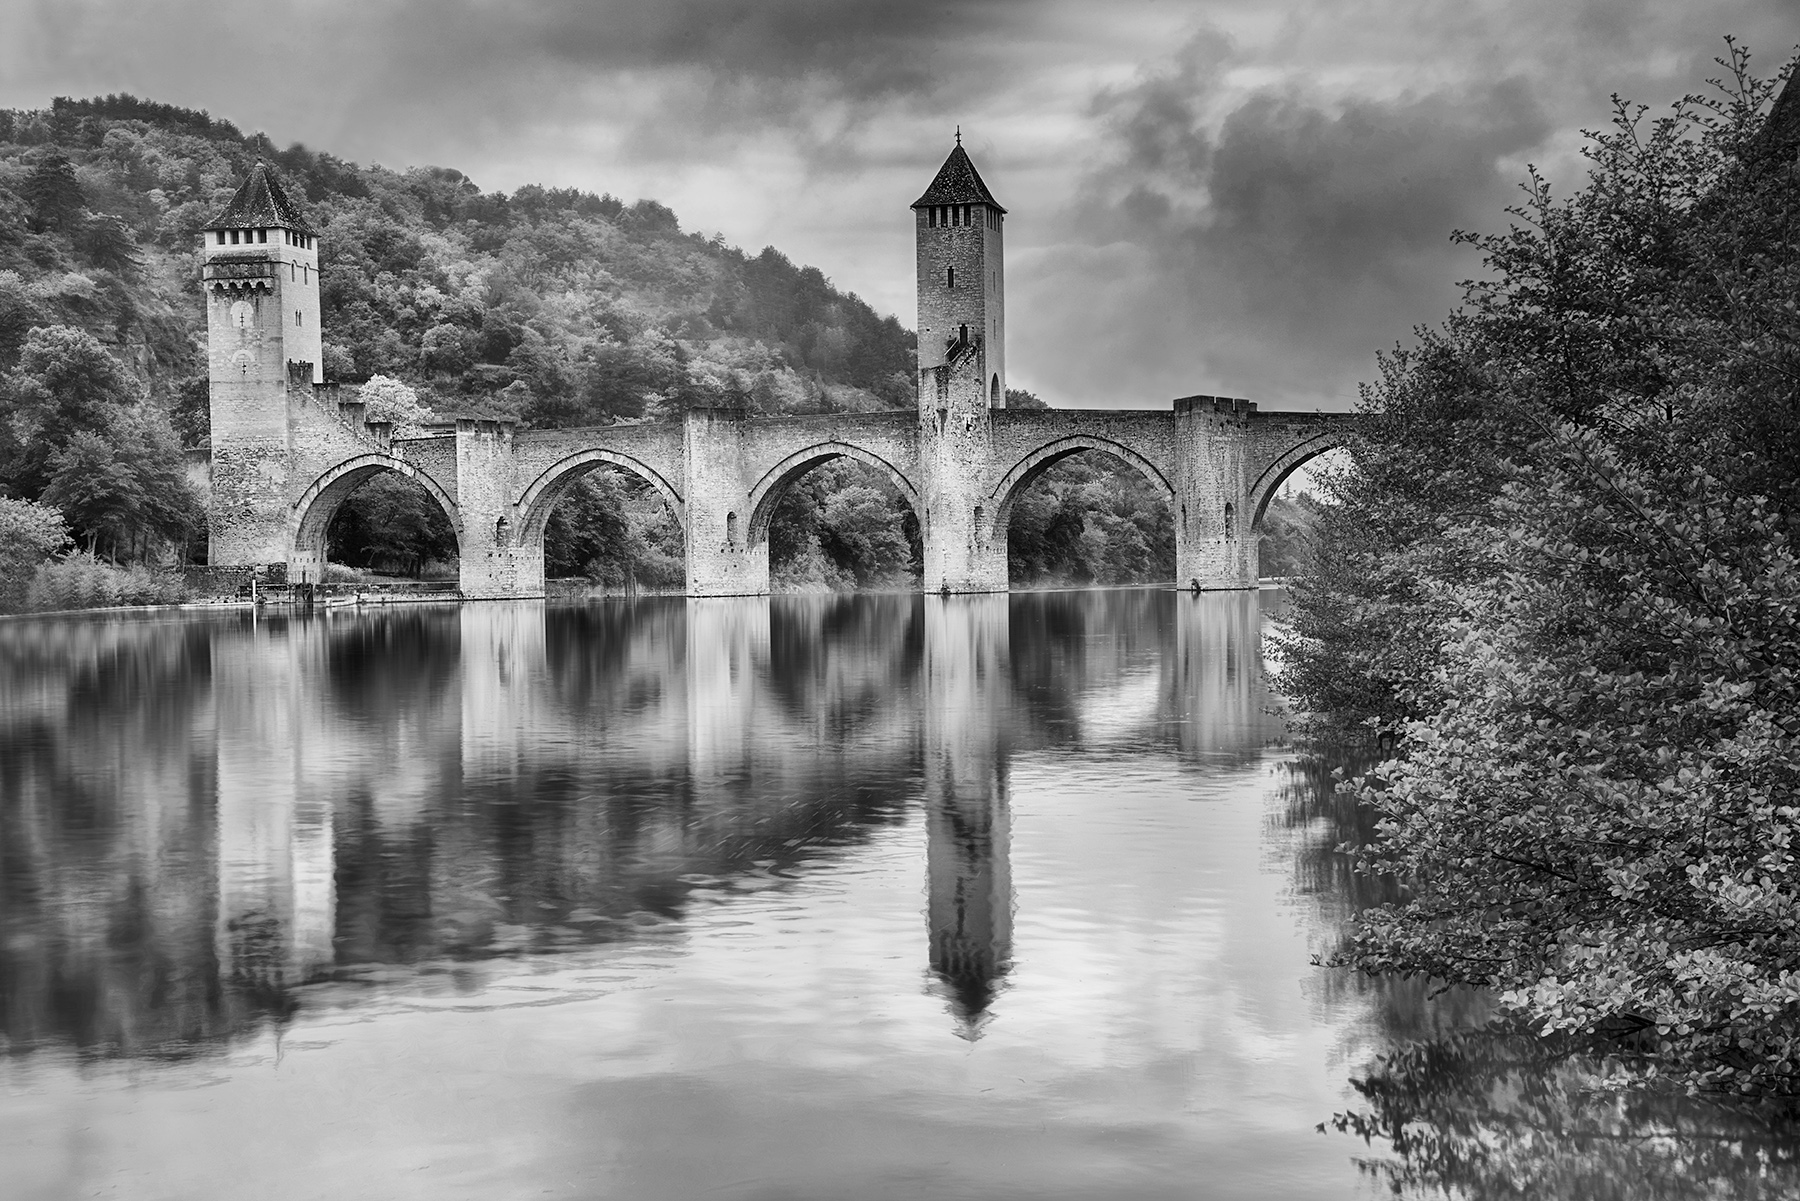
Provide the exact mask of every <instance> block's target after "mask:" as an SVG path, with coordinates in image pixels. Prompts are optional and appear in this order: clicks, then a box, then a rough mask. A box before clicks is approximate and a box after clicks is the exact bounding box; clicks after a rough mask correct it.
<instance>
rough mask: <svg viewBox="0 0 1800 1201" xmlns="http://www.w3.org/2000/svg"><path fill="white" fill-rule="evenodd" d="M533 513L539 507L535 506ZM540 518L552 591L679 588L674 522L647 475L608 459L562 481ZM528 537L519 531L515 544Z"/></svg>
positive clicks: (682, 570)
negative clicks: (546, 514)
mask: <svg viewBox="0 0 1800 1201" xmlns="http://www.w3.org/2000/svg"><path fill="white" fill-rule="evenodd" d="M540 511H541V510H540ZM531 520H532V522H533V523H535V522H537V521H539V520H541V521H542V522H543V526H542V537H543V547H544V578H545V580H547V581H557V585H556V587H557V592H558V594H560V595H570V594H574V595H587V594H595V593H598V594H608V593H623V594H627V595H635V594H638V593H643V592H670V593H679V592H682V591H685V590H686V587H687V538H686V534H685V532H684V531H683V530H682V528H681V519H680V518H679V517H678V516H677V515H676V513H675V510H674V509H673V508H671V507H670V505H669V502H668V500H667V498H666V497H664V495H663V493H662V492H661V491H659V490H658V489H657V488H656V486H655V485H654V484H652V483H650V481H649V480H646V479H644V478H643V477H642V476H640V475H637V474H636V473H634V472H631V471H627V470H625V469H624V468H621V467H615V466H613V465H612V464H610V463H599V464H590V465H589V466H587V467H583V468H579V469H577V470H576V471H574V472H572V473H570V474H569V475H567V476H565V477H564V478H563V481H562V482H561V483H560V484H559V485H558V486H557V491H556V493H555V499H554V501H553V502H552V506H551V509H550V513H549V516H548V517H544V518H538V517H535V516H534V517H533V518H532V519H531ZM535 537H536V534H535V533H534V532H533V531H532V529H531V528H530V527H523V528H521V530H520V532H519V535H518V541H519V544H520V546H521V547H527V546H529V545H531V543H532V541H533V540H534V539H535Z"/></svg>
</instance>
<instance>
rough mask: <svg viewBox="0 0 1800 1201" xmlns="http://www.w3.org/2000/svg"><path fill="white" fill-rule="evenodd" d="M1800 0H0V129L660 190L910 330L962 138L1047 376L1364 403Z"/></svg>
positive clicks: (489, 184)
mask: <svg viewBox="0 0 1800 1201" xmlns="http://www.w3.org/2000/svg"><path fill="white" fill-rule="evenodd" d="M1727 33H1729V34H1733V35H1735V36H1737V37H1738V38H1739V39H1740V40H1741V41H1743V42H1745V43H1747V44H1748V45H1749V46H1750V47H1751V48H1752V50H1753V51H1755V52H1756V53H1757V55H1758V62H1759V63H1760V65H1761V66H1762V67H1763V68H1764V69H1765V70H1768V71H1773V70H1775V69H1776V68H1777V67H1778V66H1779V65H1780V64H1781V63H1782V62H1783V61H1785V59H1786V58H1787V56H1788V54H1789V53H1790V52H1791V51H1792V49H1793V47H1794V45H1795V43H1796V42H1797V41H1800V0H1635V2H1633V0H1105V2H1104V3H1102V2H1093V0H1090V2H1077V0H960V2H940V3H908V2H903V0H393V2H383V0H260V2H257V3H244V4H222V3H218V2H217V0H212V2H208V3H200V2H198V0H0V106H4V107H42V106H44V105H45V104H46V103H47V102H48V100H49V98H50V97H51V96H54V95H93V94H97V93H105V92H115V91H127V92H132V93H135V94H137V95H139V96H145V97H149V98H153V99H156V100H160V101H165V102H170V103H176V104H182V105H187V106H190V107H194V108H204V109H206V110H208V111H210V112H212V113H213V114H215V115H217V116H222V117H225V118H228V119H229V120H231V121H234V122H236V123H237V124H238V125H239V126H240V127H241V128H243V129H245V130H254V129H261V130H265V131H267V132H268V133H269V135H270V136H271V137H273V138H274V139H275V140H276V141H278V142H281V143H286V142H290V141H301V142H305V143H307V144H308V145H310V146H313V147H315V148H319V149H324V150H329V151H331V152H332V153H335V154H338V155H340V156H342V157H346V158H351V159H356V160H359V161H375V162H380V163H383V164H386V165H388V166H391V167H407V166H415V165H422V164H441V165H445V166H452V167H456V168H459V169H461V170H463V171H464V172H466V173H468V174H469V175H470V176H471V177H473V178H474V179H475V180H476V181H477V182H478V183H479V184H481V185H482V186H483V187H484V188H488V189H511V188H514V187H516V186H518V185H520V184H523V183H531V182H538V183H544V184H549V185H558V186H575V187H581V188H586V189H591V190H593V191H610V192H612V193H614V194H615V195H618V196H621V197H624V198H625V199H627V200H630V199H635V198H637V197H640V196H649V197H654V198H655V199H658V200H660V201H662V202H664V203H665V204H668V205H669V206H670V207H671V208H673V209H674V210H675V211H676V212H677V213H678V214H679V215H680V217H681V219H682V223H683V226H684V228H687V229H690V230H700V231H703V232H706V233H712V232H714V231H718V232H721V233H723V234H724V235H725V237H726V239H727V240H729V241H731V242H734V243H737V244H739V245H742V246H745V247H747V248H750V249H753V250H754V249H756V248H759V247H761V246H763V245H765V244H773V245H775V246H777V247H779V248H780V249H781V250H783V251H784V252H786V253H787V254H788V255H790V256H791V257H793V258H794V259H796V260H798V261H801V262H807V263H813V264H816V265H817V266H819V267H820V268H822V269H823V270H824V271H825V273H826V274H827V275H828V276H830V277H831V278H832V280H833V281H835V282H836V283H837V284H838V285H839V286H840V287H844V288H847V289H850V290H852V291H854V292H857V293H859V294H860V295H862V296H863V297H864V298H865V299H867V300H868V301H870V303H872V304H874V305H875V306H876V307H877V308H878V309H881V310H883V311H885V312H891V313H894V314H896V315H898V316H899V317H900V319H901V320H902V321H903V322H905V323H906V324H907V325H908V326H910V325H912V324H913V319H912V308H913V295H912V292H913V278H912V253H911V237H912V234H911V228H912V227H911V223H910V214H909V213H908V212H907V208H906V206H907V205H908V204H909V203H910V202H911V201H912V200H913V199H914V198H915V197H916V196H917V195H918V194H919V193H920V192H921V191H923V190H924V187H925V185H926V184H927V183H928V182H929V181H930V178H931V176H932V174H933V173H934V172H935V170H936V168H937V166H938V164H939V163H940V162H941V161H942V159H943V156H944V155H945V153H947V152H948V150H949V148H950V145H951V136H952V132H953V130H954V129H955V127H956V126H957V125H958V124H960V125H961V126H962V129H963V133H964V142H965V144H966V145H967V146H968V148H969V150H970V152H971V153H972V154H973V155H974V157H975V160H976V163H977V165H978V166H979V167H980V169H981V171H982V174H983V176H984V177H985V178H986V180H987V182H988V184H989V186H990V187H991V188H992V189H993V191H994V193H995V194H996V195H997V196H998V197H999V199H1000V201H1001V203H1003V204H1005V205H1006V206H1007V207H1008V208H1009V209H1010V210H1011V213H1012V215H1011V217H1010V218H1009V220H1008V226H1007V249H1008V256H1009V261H1008V264H1007V284H1008V292H1009V295H1008V317H1009V320H1008V325H1009V338H1010V345H1009V348H1008V350H1009V364H1010V366H1011V370H1012V375H1013V378H1012V381H1011V382H1012V383H1013V384H1014V386H1023V387H1028V388H1031V389H1033V390H1035V391H1037V392H1038V393H1039V394H1040V395H1042V396H1044V397H1045V398H1046V399H1048V400H1050V401H1052V402H1053V403H1058V404H1065V405H1077V404H1079V405H1095V406H1102V405H1104V406H1126V407H1136V406H1151V405H1156V404H1160V403H1163V402H1166V401H1167V400H1168V399H1169V398H1170V397H1173V396H1178V395H1185V394H1189V393H1219V394H1231V395H1243V396H1249V397H1252V398H1254V399H1257V400H1259V401H1261V402H1262V403H1263V405H1264V406H1265V407H1304V408H1311V407H1324V408H1342V407H1347V406H1348V405H1349V404H1350V403H1352V401H1353V400H1354V397H1355V392H1356V384H1357V381H1358V380H1361V379H1365V378H1367V377H1368V376H1369V375H1370V374H1371V372H1372V369H1373V356H1374V352H1375V351H1376V350H1377V349H1379V348H1382V347H1386V346H1391V345H1392V344H1393V343H1394V342H1396V341H1397V340H1401V339H1403V338H1405V337H1406V336H1407V332H1408V330H1409V329H1411V327H1412V326H1413V325H1414V324H1416V323H1418V322H1422V321H1432V320H1436V319H1437V318H1438V317H1440V316H1441V315H1442V314H1443V313H1444V312H1445V311H1446V310H1447V309H1448V307H1449V306H1450V305H1451V304H1452V303H1453V302H1454V301H1455V299H1456V296H1457V290H1456V287H1455V284H1456V281H1457V280H1459V279H1461V278H1464V277H1466V276H1468V275H1469V274H1471V273H1472V272H1473V270H1474V269H1475V266H1476V264H1475V263H1474V261H1473V260H1472V259H1470V258H1469V257H1468V255H1467V252H1466V251H1463V250H1460V249H1458V248H1455V247H1453V246H1452V245H1451V244H1450V241H1449V235H1450V233H1451V231H1452V230H1454V229H1457V228H1466V229H1494V228H1497V227H1500V226H1502V225H1503V224H1504V222H1505V220H1506V217H1505V214H1504V212H1503V210H1504V208H1505V206H1506V205H1507V204H1509V203H1511V202H1512V200H1513V198H1514V197H1515V195H1516V186H1517V183H1518V181H1519V180H1520V178H1521V177H1522V175H1523V171H1524V167H1525V165H1526V164H1527V163H1536V164H1538V165H1540V166H1541V167H1543V168H1544V169H1545V170H1546V171H1547V172H1548V173H1549V174H1550V176H1551V177H1552V179H1554V180H1557V181H1562V182H1570V183H1572V182H1576V181H1578V180H1579V178H1580V169H1581V168H1580V159H1579V150H1580V145H1581V133H1580V131H1581V130H1582V129H1583V128H1595V127H1597V126H1599V125H1601V124H1603V123H1604V122H1605V121H1606V120H1607V116H1608V111H1609V101H1608V97H1609V95H1610V94H1612V93H1614V92H1618V93H1622V94H1624V95H1627V96H1630V97H1633V98H1636V99H1640V100H1644V101H1646V102H1651V103H1653V104H1655V105H1657V106H1659V107H1660V106H1663V105H1666V104H1667V103H1668V102H1670V101H1672V100H1674V99H1675V98H1676V97H1678V96H1680V95H1681V94H1683V93H1684V92H1689V91H1694V90H1698V89H1700V88H1701V87H1703V86H1704V81H1705V80H1706V78H1707V77H1708V76H1709V75H1711V74H1716V68H1715V67H1714V65H1713V63H1712V59H1713V56H1714V55H1716V54H1718V53H1720V52H1721V51H1722V48H1723V43H1722V41H1721V37H1722V35H1724V34H1727Z"/></svg>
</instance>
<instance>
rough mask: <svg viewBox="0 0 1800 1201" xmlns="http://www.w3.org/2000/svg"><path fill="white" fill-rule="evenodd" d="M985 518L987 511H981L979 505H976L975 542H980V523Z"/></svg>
mask: <svg viewBox="0 0 1800 1201" xmlns="http://www.w3.org/2000/svg"><path fill="white" fill-rule="evenodd" d="M986 516H987V511H986V510H985V509H983V508H982V507H981V506H980V505H976V506H975V541H977V542H980V541H981V532H982V521H983V519H984V518H985V517H986Z"/></svg>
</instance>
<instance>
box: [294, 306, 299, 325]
mask: <svg viewBox="0 0 1800 1201" xmlns="http://www.w3.org/2000/svg"><path fill="white" fill-rule="evenodd" d="M294 324H295V325H299V324H300V310H299V309H295V310H294Z"/></svg>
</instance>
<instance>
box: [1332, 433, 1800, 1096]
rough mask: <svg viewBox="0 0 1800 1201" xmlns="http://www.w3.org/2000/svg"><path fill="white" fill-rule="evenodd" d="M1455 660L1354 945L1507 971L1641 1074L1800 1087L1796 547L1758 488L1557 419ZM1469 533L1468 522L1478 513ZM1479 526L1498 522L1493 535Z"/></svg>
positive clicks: (1397, 781)
mask: <svg viewBox="0 0 1800 1201" xmlns="http://www.w3.org/2000/svg"><path fill="white" fill-rule="evenodd" d="M1497 511H1498V512H1499V513H1500V514H1502V515H1505V516H1509V517H1511V518H1512V522H1513V524H1512V525H1511V527H1510V529H1509V532H1508V537H1507V540H1506V542H1505V544H1504V545H1503V546H1502V547H1501V548H1500V550H1499V552H1498V554H1499V558H1500V561H1501V567H1502V570H1501V573H1500V574H1499V575H1497V576H1496V577H1495V578H1494V579H1492V580H1489V581H1484V582H1482V583H1481V584H1479V585H1475V586H1471V587H1467V588H1463V589H1459V590H1458V591H1457V592H1456V593H1455V596H1454V604H1455V605H1456V607H1457V608H1458V610H1459V615H1458V616H1457V618H1456V619H1455V620H1454V621H1453V622H1452V624H1451V626H1450V629H1449V631H1448V639H1447V644H1446V647H1445V650H1444V664H1443V667H1442V678H1441V683H1440V685H1439V687H1440V690H1441V692H1442V693H1443V695H1444V696H1445V697H1446V698H1447V699H1446V702H1445V704H1444V705H1443V707H1442V708H1440V709H1439V710H1438V711H1437V712H1435V713H1433V714H1432V715H1430V716H1429V717H1427V718H1425V719H1422V720H1419V721H1416V722H1414V723H1412V724H1411V725H1410V726H1409V727H1408V728H1407V731H1406V735H1407V737H1406V746H1407V753H1406V754H1405V755H1404V756H1402V757H1400V758H1397V759H1394V760H1390V761H1388V762H1387V763H1386V764H1384V765H1383V766H1382V767H1381V768H1379V769H1378V770H1377V772H1376V773H1375V777H1374V781H1373V782H1372V783H1371V784H1370V785H1368V786H1367V787H1366V788H1365V790H1364V794H1363V795H1364V799H1365V800H1366V801H1367V802H1368V803H1369V804H1370V805H1371V806H1373V808H1374V809H1375V811H1376V812H1377V813H1378V814H1379V815H1380V818H1381V824H1380V827H1379V828H1380V837H1379V838H1378V839H1377V840H1376V842H1375V843H1374V844H1373V845H1372V846H1371V847H1370V848H1368V849H1366V850H1365V851H1364V852H1363V859H1362V865H1363V866H1364V867H1365V868H1366V869H1367V870H1369V871H1372V872H1376V873H1381V874H1391V875H1394V876H1397V877H1398V878H1400V879H1403V880H1407V881H1410V882H1411V884H1412V895H1411V896H1410V897H1409V898H1408V899H1407V900H1406V901H1405V902H1404V903H1401V904H1397V905H1393V906H1390V907H1387V908H1383V909H1379V910H1375V911H1373V912H1371V913H1369V914H1367V915H1365V917H1364V918H1363V922H1362V926H1361V928H1360V929H1359V931H1358V932H1357V934H1356V936H1355V938H1354V940H1353V942H1352V944H1351V951H1350V958H1351V960H1352V961H1353V962H1354V963H1355V964H1356V965H1357V966H1358V967H1361V968H1363V969H1364V970H1369V971H1377V972H1401V973H1417V974H1424V975H1429V976H1433V977H1436V978H1438V979H1443V980H1454V981H1464V982H1469V983H1475V984H1480V985H1484V986H1486V987H1489V988H1492V989H1495V990H1498V991H1499V992H1500V993H1501V999H1502V1002H1503V1003H1504V1005H1505V1006H1507V1007H1508V1008H1509V1009H1510V1010H1511V1011H1512V1012H1513V1013H1514V1014H1516V1015H1517V1016H1519V1017H1520V1018H1522V1019H1523V1020H1524V1021H1525V1022H1527V1023H1528V1024H1529V1025H1530V1026H1531V1027H1532V1028H1534V1029H1536V1030H1538V1031H1540V1032H1543V1033H1555V1034H1573V1035H1579V1036H1588V1037H1602V1038H1611V1039H1617V1040H1621V1042H1622V1045H1624V1046H1626V1047H1629V1048H1641V1049H1643V1050H1646V1051H1648V1052H1650V1053H1651V1054H1650V1058H1649V1059H1648V1060H1647V1061H1646V1066H1645V1068H1644V1070H1645V1072H1646V1073H1648V1074H1656V1073H1663V1074H1671V1075H1674V1076H1676V1077H1678V1078H1679V1079H1681V1080H1682V1081H1683V1082H1685V1083H1686V1084H1688V1085H1691V1086H1692V1087H1694V1088H1696V1089H1699V1090H1704V1091H1711V1092H1728V1093H1733V1094H1736V1093H1784V1094H1794V1095H1800V846H1796V845H1795V841H1796V835H1797V834H1800V560H1797V559H1796V555H1795V549H1794V546H1793V544H1792V542H1791V539H1790V535H1789V533H1788V531H1787V529H1786V523H1785V522H1784V521H1783V519H1782V518H1781V517H1780V516H1779V515H1777V514H1776V513H1775V512H1773V511H1772V509H1771V508H1770V506H1769V504H1768V502H1767V501H1766V500H1765V499H1764V498H1761V497H1734V496H1732V495H1731V494H1730V493H1729V491H1728V490H1726V489H1724V488H1723V487H1722V486H1721V484H1720V481H1718V480H1717V479H1715V478H1713V477H1712V476H1710V475H1708V474H1707V473H1706V471H1705V470H1704V469H1702V468H1699V467H1689V468H1671V469H1668V470H1667V471H1664V472H1656V471H1651V470H1648V469H1645V468H1642V467H1635V466H1632V465H1630V464H1628V463H1626V462H1625V461H1624V460H1623V459H1622V457H1621V456H1620V455H1619V454H1618V453H1617V452H1616V451H1615V450H1614V449H1613V448H1611V447H1610V446H1608V445H1607V443H1606V442H1605V440H1604V439H1603V438H1601V437H1600V436H1599V435H1597V434H1595V433H1594V432H1592V431H1574V430H1569V431H1562V432H1560V433H1559V434H1558V435H1557V436H1556V437H1555V438H1554V439H1553V440H1552V443H1551V445H1550V446H1548V447H1545V448H1543V449H1542V451H1541V459H1540V462H1539V464H1538V466H1537V468H1536V470H1535V471H1534V472H1533V474H1532V475H1531V476H1530V477H1529V478H1524V477H1521V479H1519V480H1517V481H1515V482H1514V483H1513V484H1512V485H1510V486H1509V487H1508V488H1507V490H1506V491H1505V493H1504V494H1503V496H1502V498H1501V500H1500V502H1499V504H1498V506H1497ZM1471 534H1472V535H1473V531H1471ZM1473 536H1481V537H1485V533H1482V534H1480V535H1473Z"/></svg>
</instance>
